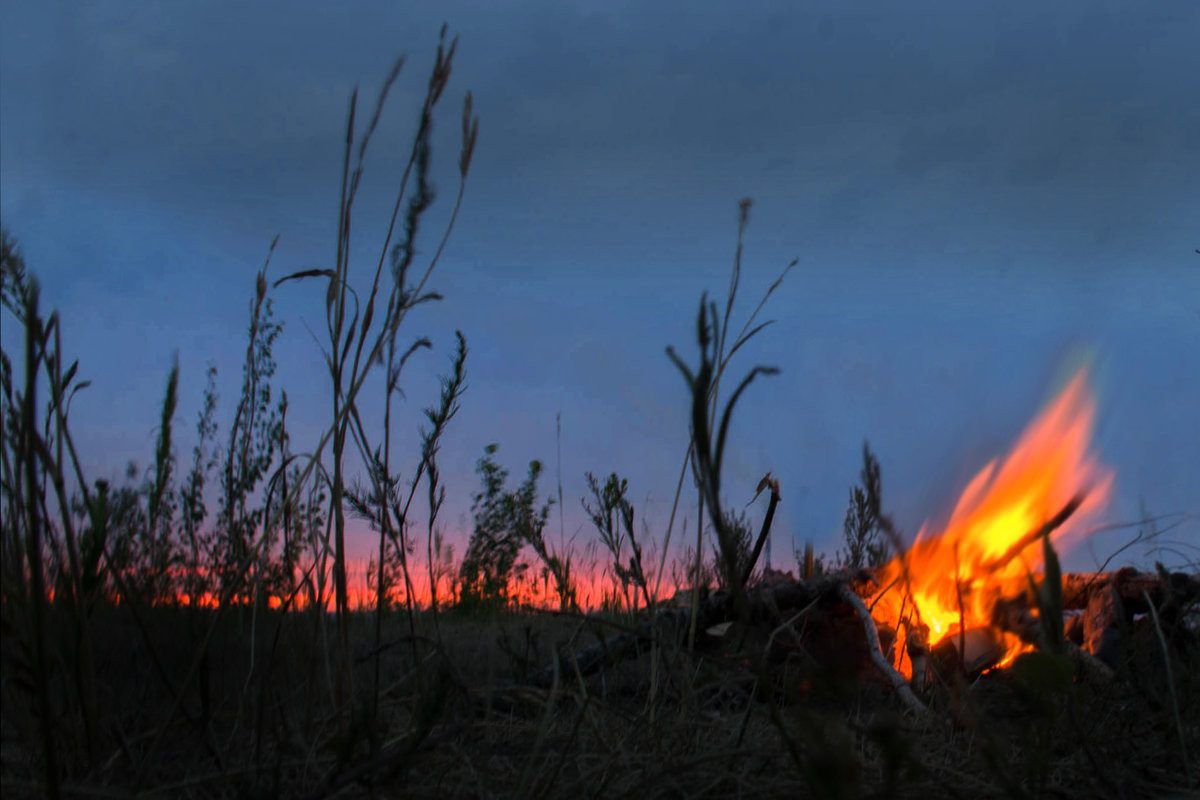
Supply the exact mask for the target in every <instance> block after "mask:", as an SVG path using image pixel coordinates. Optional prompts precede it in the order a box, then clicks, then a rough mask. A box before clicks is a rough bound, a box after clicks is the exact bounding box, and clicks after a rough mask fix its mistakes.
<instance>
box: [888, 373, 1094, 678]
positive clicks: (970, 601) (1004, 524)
mask: <svg viewBox="0 0 1200 800" xmlns="http://www.w3.org/2000/svg"><path fill="white" fill-rule="evenodd" d="M1094 412H1095V402H1094V400H1093V399H1092V396H1091V394H1090V393H1089V391H1088V387H1087V375H1086V372H1084V371H1081V372H1079V373H1078V374H1076V375H1075V377H1074V378H1073V379H1072V380H1071V382H1070V383H1069V384H1068V385H1067V387H1066V388H1065V389H1064V390H1063V391H1062V393H1061V394H1060V395H1059V396H1058V398H1057V399H1055V401H1054V402H1053V403H1052V404H1051V405H1050V406H1049V407H1048V408H1047V409H1046V410H1044V411H1043V412H1042V413H1041V415H1040V416H1038V418H1037V419H1035V420H1034V421H1033V423H1032V424H1031V425H1030V426H1029V427H1028V428H1027V429H1026V430H1025V432H1024V434H1022V436H1021V438H1020V440H1019V441H1018V442H1017V445H1016V447H1015V448H1013V451H1012V452H1011V453H1010V454H1009V455H1008V457H1007V458H1006V459H1004V461H1003V463H1002V464H1000V465H999V466H997V462H995V461H993V462H991V463H990V464H988V465H987V466H986V467H984V468H983V470H981V471H980V473H979V474H978V475H976V476H975V478H974V479H973V480H972V481H971V482H970V483H969V484H968V485H967V488H966V489H965V490H964V491H963V493H962V497H961V498H960V499H959V501H958V505H957V506H956V507H955V509H954V513H953V514H952V515H951V517H950V521H949V522H948V523H947V524H946V528H945V530H944V531H942V532H941V534H940V535H931V534H930V532H929V531H928V530H927V526H924V527H922V528H921V531H920V533H918V534H917V540H916V542H915V543H914V545H913V546H912V547H911V548H910V549H909V550H908V552H907V553H906V554H904V556H903V557H898V558H896V559H893V560H892V561H891V562H890V563H889V564H887V565H886V566H885V567H883V569H881V570H880V572H879V574H878V579H879V586H880V594H879V596H878V597H877V598H876V600H875V601H873V602H875V605H874V608H873V611H872V616H874V617H875V620H876V621H877V622H879V623H881V624H883V625H888V626H890V627H892V628H893V629H894V630H896V632H897V641H898V642H901V643H902V642H904V641H905V636H906V634H907V632H908V631H909V630H915V629H917V628H918V627H919V626H920V625H922V624H924V625H926V626H928V628H929V644H930V646H934V645H936V644H937V643H938V642H939V641H941V640H942V639H945V638H946V637H948V636H951V635H953V634H956V633H958V631H959V630H960V626H961V627H962V628H964V629H966V630H971V629H972V628H978V627H987V626H990V625H991V620H992V608H993V606H994V604H995V602H996V601H997V600H999V599H1001V598H1009V597H1015V596H1018V595H1020V594H1022V593H1023V592H1024V591H1026V590H1028V588H1029V577H1028V576H1029V575H1030V574H1034V575H1037V574H1038V573H1040V572H1041V567H1042V563H1041V561H1042V549H1041V544H1040V539H1039V538H1038V537H1037V536H1031V535H1030V534H1031V533H1034V532H1036V531H1037V530H1038V529H1039V528H1041V527H1042V526H1043V525H1044V524H1046V523H1047V522H1048V521H1050V520H1052V519H1053V518H1055V517H1056V515H1057V516H1059V517H1060V518H1061V517H1062V516H1063V512H1064V511H1065V512H1066V515H1067V516H1068V517H1069V519H1067V521H1066V522H1065V523H1064V524H1063V525H1062V526H1061V527H1059V528H1058V529H1057V530H1056V532H1055V533H1054V534H1052V541H1054V542H1056V543H1057V544H1059V545H1060V547H1061V544H1062V542H1063V541H1064V540H1067V539H1069V538H1070V537H1071V535H1072V532H1075V533H1077V532H1079V531H1080V530H1081V529H1082V528H1081V524H1082V523H1083V522H1084V521H1085V520H1086V519H1087V517H1088V516H1089V515H1091V514H1093V513H1094V512H1095V511H1096V510H1098V509H1099V508H1100V507H1101V506H1102V505H1103V504H1104V503H1105V501H1106V499H1107V497H1108V492H1109V488H1110V486H1111V485H1112V478H1113V476H1112V473H1111V471H1109V470H1108V469H1107V468H1105V467H1103V466H1101V465H1100V464H1099V463H1098V462H1097V460H1096V459H1095V457H1094V456H1093V455H1091V454H1090V453H1089V452H1088V445H1089V439H1090V435H1091V430H1092V417H1093V415H1094ZM1077 499H1078V500H1081V501H1082V502H1080V503H1079V505H1078V508H1077V509H1075V510H1074V514H1073V515H1072V514H1071V513H1070V511H1071V508H1072V501H1074V500H1077ZM868 605H870V602H869V603H868ZM997 633H998V634H999V635H1000V636H1001V638H1002V640H1003V646H1004V647H1005V650H1006V652H1005V655H1004V657H1003V659H1002V660H1001V662H1000V663H1007V662H1009V661H1011V660H1012V659H1013V658H1015V657H1016V656H1017V655H1018V654H1019V653H1021V652H1022V651H1023V650H1024V649H1026V647H1025V646H1024V645H1023V644H1022V643H1021V641H1020V640H1019V639H1017V637H1016V636H1013V635H1011V634H1008V633H1000V632H997ZM894 661H895V662H896V664H897V666H898V668H899V669H900V671H901V672H902V673H904V674H905V675H909V674H911V669H912V668H911V665H910V664H909V663H908V659H907V658H906V657H905V655H904V647H903V646H902V645H900V646H898V647H897V648H896V653H895V657H894Z"/></svg>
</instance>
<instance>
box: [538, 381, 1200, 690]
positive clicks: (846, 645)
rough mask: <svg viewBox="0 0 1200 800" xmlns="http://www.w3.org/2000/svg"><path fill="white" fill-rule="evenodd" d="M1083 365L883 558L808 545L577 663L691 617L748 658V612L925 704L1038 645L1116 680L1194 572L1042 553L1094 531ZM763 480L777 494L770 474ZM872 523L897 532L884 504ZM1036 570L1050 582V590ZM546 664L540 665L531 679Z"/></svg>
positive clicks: (705, 644)
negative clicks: (787, 569) (1128, 640)
mask: <svg viewBox="0 0 1200 800" xmlns="http://www.w3.org/2000/svg"><path fill="white" fill-rule="evenodd" d="M1087 377H1088V376H1087V373H1086V372H1083V371H1081V372H1079V373H1078V374H1076V375H1075V376H1074V377H1073V378H1072V379H1071V380H1070V381H1069V382H1068V383H1067V384H1066V386H1065V387H1064V388H1063V389H1062V391H1061V392H1060V393H1059V394H1058V395H1057V397H1056V398H1055V399H1054V400H1053V401H1052V402H1051V403H1050V404H1049V406H1048V407H1047V408H1045V409H1044V410H1043V411H1042V413H1041V414H1039V415H1038V416H1037V417H1036V418H1035V419H1034V420H1033V422H1032V423H1030V425H1029V426H1028V428H1027V429H1026V430H1025V431H1024V433H1022V435H1021V436H1020V438H1019V439H1018V441H1017V443H1016V445H1015V446H1014V447H1013V448H1012V450H1011V452H1010V453H1008V455H1006V456H1005V457H1004V458H1002V459H997V460H995V461H993V462H992V463H990V464H988V465H987V466H985V467H984V468H983V469H982V470H980V472H979V473H978V474H977V475H976V476H975V477H974V478H973V479H972V480H971V481H970V482H969V483H968V485H967V487H966V489H965V490H964V491H963V492H962V495H961V497H960V498H959V500H958V502H957V505H956V506H955V507H954V510H953V512H952V513H951V514H950V516H949V518H948V519H947V521H946V522H945V523H944V524H942V525H940V526H938V527H936V528H935V527H933V526H931V525H928V524H927V525H926V526H924V527H923V528H922V529H921V530H920V531H919V533H918V534H917V536H916V540H915V542H914V543H913V544H912V545H911V546H910V547H907V548H898V549H899V550H900V554H899V555H898V556H896V557H895V558H894V559H893V560H892V561H891V562H889V563H887V564H885V565H883V566H882V567H877V568H874V569H865V570H863V569H850V568H846V569H840V570H835V571H832V572H825V573H823V574H822V573H816V572H814V571H813V568H812V560H811V556H810V557H808V558H806V559H805V561H806V564H805V566H804V567H802V574H801V575H800V577H799V578H794V577H792V576H791V575H790V574H781V573H778V572H773V573H771V574H770V575H768V576H767V579H765V580H762V581H760V582H758V583H757V584H756V585H753V586H747V587H746V591H745V603H744V606H743V611H742V612H738V611H737V608H736V604H735V602H734V599H733V596H732V595H731V594H730V593H728V592H717V593H715V594H712V595H709V594H707V593H705V594H704V595H703V596H702V597H699V598H693V597H692V593H691V591H690V590H689V591H688V592H685V593H681V595H682V597H681V599H680V600H679V601H677V602H672V603H667V604H665V605H664V606H663V607H661V608H660V609H659V612H658V613H657V615H656V616H655V618H653V619H649V620H646V621H644V622H643V623H641V625H639V626H638V627H637V629H636V630H634V631H631V632H628V633H624V634H621V635H619V636H616V637H613V638H611V639H608V640H607V641H603V642H601V643H599V644H598V645H596V646H594V647H590V648H588V649H586V650H583V651H579V652H578V653H576V655H575V659H574V668H575V669H578V670H579V674H580V675H581V676H582V675H590V674H594V673H596V672H600V671H603V670H605V669H606V668H607V667H608V666H609V665H612V664H614V663H615V662H617V661H621V660H624V659H628V658H633V657H636V656H637V655H638V654H639V653H644V645H645V643H646V642H648V641H651V640H670V639H671V638H672V637H677V636H679V635H680V634H679V632H680V631H686V630H688V629H689V628H691V629H693V630H698V631H701V632H702V634H703V641H700V640H697V645H696V646H697V647H698V648H706V649H708V648H711V649H717V650H726V649H727V648H728V647H733V648H734V649H735V650H738V651H743V652H737V653H728V654H727V655H729V656H735V655H736V658H737V659H741V660H742V661H746V659H745V657H746V655H747V653H746V652H744V647H745V641H746V639H745V638H744V635H743V633H737V632H736V631H737V630H738V628H737V625H738V623H739V621H744V622H747V623H749V625H750V626H751V628H757V629H758V630H760V631H764V632H769V635H766V636H765V637H763V638H765V640H766V650H765V655H767V656H768V661H769V662H770V663H775V664H782V663H786V662H788V661H789V660H791V659H796V658H800V659H804V658H815V659H816V660H817V661H822V660H823V658H824V657H827V656H831V655H832V656H833V657H834V659H835V660H837V661H838V662H839V663H841V664H842V665H843V666H844V667H846V668H847V669H850V670H853V671H858V672H859V673H860V674H864V675H865V674H867V673H874V674H876V675H882V677H884V678H885V679H886V680H887V681H888V682H889V683H890V684H891V686H892V687H893V690H894V691H895V692H896V694H897V695H898V696H899V697H900V699H902V700H903V701H904V702H905V703H906V705H908V706H909V707H910V708H912V709H913V710H915V711H917V712H919V713H922V714H923V713H925V712H926V711H927V707H926V705H925V702H924V700H922V699H921V698H922V697H923V696H928V692H927V691H926V690H927V689H929V688H931V684H930V680H931V679H932V678H934V677H935V676H937V677H939V678H940V679H941V680H943V681H945V680H946V679H948V678H950V677H951V676H953V675H954V674H959V675H963V676H965V677H973V676H977V675H980V674H982V673H984V672H986V671H989V670H994V669H996V668H1000V667H1004V666H1006V665H1008V664H1010V663H1011V662H1012V661H1013V660H1014V659H1016V658H1017V657H1018V656H1020V655H1021V654H1022V653H1023V652H1026V651H1029V650H1032V649H1034V648H1035V647H1038V646H1039V645H1040V646H1047V645H1049V646H1050V647H1052V648H1053V649H1054V650H1056V651H1063V652H1064V653H1065V654H1066V656H1067V657H1068V658H1069V659H1070V661H1071V663H1072V666H1073V669H1074V670H1075V674H1076V676H1077V677H1079V678H1080V679H1084V680H1099V681H1106V682H1107V681H1111V680H1113V678H1114V677H1115V668H1116V667H1117V666H1118V662H1119V656H1120V651H1121V646H1120V645H1121V636H1122V633H1121V630H1122V628H1123V627H1128V626H1127V625H1126V623H1128V622H1129V621H1130V620H1132V618H1133V616H1134V615H1135V614H1139V613H1149V614H1153V615H1156V616H1155V620H1156V625H1157V624H1158V622H1157V621H1158V620H1161V621H1162V622H1164V623H1166V622H1171V623H1174V622H1177V621H1178V620H1179V619H1180V618H1181V616H1182V615H1183V613H1184V612H1185V610H1186V609H1187V608H1189V607H1190V606H1191V605H1192V604H1194V603H1195V602H1196V601H1197V599H1198V598H1200V576H1196V575H1188V574H1183V573H1168V572H1167V571H1166V570H1164V569H1162V568H1159V570H1158V571H1157V572H1153V573H1144V572H1138V571H1137V570H1135V569H1132V568H1125V569H1121V570H1117V571H1113V572H1094V573H1082V574H1065V575H1064V574H1062V573H1061V571H1060V567H1059V565H1058V564H1057V555H1053V554H1055V553H1057V552H1061V551H1065V550H1067V549H1069V548H1070V547H1071V546H1072V545H1073V544H1076V543H1078V542H1079V541H1080V540H1081V539H1082V538H1084V537H1085V536H1086V535H1087V532H1088V531H1089V530H1090V529H1094V526H1095V522H1096V518H1097V516H1098V514H1099V512H1101V511H1102V510H1103V509H1104V507H1105V505H1106V503H1107V502H1108V499H1109V496H1110V494H1111V489H1112V483H1113V478H1114V475H1113V472H1112V470H1110V469H1109V468H1107V467H1105V466H1104V465H1103V464H1101V463H1100V461H1099V459H1098V458H1097V457H1096V455H1095V454H1094V453H1093V452H1092V449H1091V433H1092V426H1093V419H1094V416H1095V401H1094V399H1093V397H1092V395H1091V393H1090V391H1089V388H1088V381H1087ZM771 488H772V492H773V495H772V502H777V501H778V499H779V498H778V493H779V487H778V485H777V484H772V485H771ZM881 525H882V526H883V527H884V528H885V530H886V532H887V533H889V534H891V535H892V537H893V538H894V539H895V540H896V541H895V543H896V544H897V545H900V544H901V543H900V542H899V537H898V535H897V534H896V532H895V531H894V530H893V529H892V526H891V523H890V521H889V520H888V519H887V518H886V517H881ZM1047 555H1053V558H1054V560H1055V563H1054V565H1053V569H1047V564H1046V563H1044V562H1045V561H1046V557H1047ZM1048 580H1050V581H1057V582H1058V584H1059V588H1060V589H1061V592H1058V593H1053V592H1051V593H1049V594H1048V590H1049V589H1050V588H1051V587H1053V585H1054V584H1053V583H1051V584H1049V585H1047V581H1048ZM1050 594H1053V595H1055V596H1056V601H1055V602H1056V604H1057V608H1058V609H1059V613H1058V614H1057V615H1056V616H1063V625H1064V627H1063V630H1062V631H1061V632H1060V631H1059V630H1058V628H1057V626H1049V625H1048V626H1047V628H1046V630H1045V631H1043V630H1042V627H1043V620H1042V619H1040V617H1039V611H1038V609H1039V599H1040V601H1041V602H1043V603H1044V602H1046V601H1045V598H1046V597H1047V596H1049V595H1050ZM693 609H694V611H693ZM1062 612H1067V613H1066V614H1063V613H1062ZM1074 612H1081V613H1074ZM692 613H695V614H696V620H695V621H694V623H693V622H692V621H691V620H690V617H691V614H692ZM1047 622H1048V621H1047ZM743 632H744V629H743ZM1064 634H1065V635H1064ZM739 663H740V662H739ZM746 663H749V662H748V661H747V662H746ZM551 677H552V672H551V671H547V672H545V674H543V675H542V676H541V678H540V679H541V680H542V681H543V682H549V681H550V680H551Z"/></svg>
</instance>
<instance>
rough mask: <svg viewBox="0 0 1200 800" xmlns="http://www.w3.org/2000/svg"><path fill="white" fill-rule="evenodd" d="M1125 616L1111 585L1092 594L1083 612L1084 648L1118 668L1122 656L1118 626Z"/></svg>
mask: <svg viewBox="0 0 1200 800" xmlns="http://www.w3.org/2000/svg"><path fill="white" fill-rule="evenodd" d="M1126 613H1127V612H1126V610H1125V606H1124V604H1123V603H1122V601H1121V596H1120V594H1118V593H1117V588H1116V586H1114V585H1113V584H1112V583H1108V584H1105V585H1104V586H1103V588H1100V589H1099V590H1098V591H1095V592H1092V596H1091V597H1090V598H1089V599H1088V604H1087V609H1086V610H1085V611H1084V613H1083V648H1084V650H1086V651H1087V652H1089V653H1091V654H1092V655H1094V656H1095V657H1096V658H1098V659H1100V660H1101V661H1103V662H1104V663H1105V664H1107V665H1108V666H1110V667H1114V668H1115V667H1116V666H1117V659H1118V657H1119V656H1120V654H1121V632H1120V630H1118V628H1117V626H1118V624H1119V623H1120V622H1121V621H1122V619H1123V618H1124V617H1125V615H1126Z"/></svg>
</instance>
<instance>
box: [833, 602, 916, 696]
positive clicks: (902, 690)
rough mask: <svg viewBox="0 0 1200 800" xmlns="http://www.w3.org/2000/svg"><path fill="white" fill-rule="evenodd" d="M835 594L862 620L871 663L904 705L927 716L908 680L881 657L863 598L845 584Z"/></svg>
mask: <svg viewBox="0 0 1200 800" xmlns="http://www.w3.org/2000/svg"><path fill="white" fill-rule="evenodd" d="M837 594H838V597H839V598H840V599H841V600H842V601H844V602H845V603H848V604H849V605H850V606H851V607H852V608H853V609H854V611H855V613H856V614H858V618H859V619H860V620H861V621H862V624H863V631H864V632H865V633H866V635H867V654H868V655H869V656H870V658H871V663H872V664H874V665H875V666H876V668H878V669H879V671H880V672H882V673H883V674H884V675H885V676H886V677H887V679H888V680H889V681H891V684H892V687H893V688H894V689H895V690H896V694H898V695H899V696H900V699H901V700H903V701H904V703H905V705H907V706H908V707H909V708H911V709H912V710H913V711H915V712H917V714H918V715H920V716H928V714H929V709H928V708H927V707H926V706H925V704H924V703H922V702H921V700H920V699H919V698H918V697H917V696H916V695H915V694H913V690H912V689H911V688H909V685H908V682H907V681H906V680H904V676H903V675H901V674H900V673H899V672H897V671H896V670H895V668H894V667H892V665H891V664H889V663H888V662H887V659H885V658H884V657H883V652H882V651H881V650H880V649H879V631H878V630H876V628H875V620H874V619H872V617H871V613H870V612H869V611H867V606H866V604H865V603H864V602H863V599H862V598H861V597H859V596H858V594H856V593H855V591H854V590H853V589H851V588H850V587H849V586H848V585H846V584H842V585H841V586H839V587H838V590H837Z"/></svg>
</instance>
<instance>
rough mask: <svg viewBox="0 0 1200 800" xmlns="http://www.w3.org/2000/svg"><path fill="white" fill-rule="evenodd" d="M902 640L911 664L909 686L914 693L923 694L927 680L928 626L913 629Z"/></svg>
mask: <svg viewBox="0 0 1200 800" xmlns="http://www.w3.org/2000/svg"><path fill="white" fill-rule="evenodd" d="M904 638H905V641H904V650H905V652H906V653H908V660H909V662H910V663H911V664H912V678H911V679H910V681H909V685H910V686H912V689H913V691H914V692H923V691H925V685H926V683H928V680H929V626H928V625H921V626H919V627H914V628H912V629H911V630H909V631H908V633H907V634H906V635H905V637H904Z"/></svg>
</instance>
